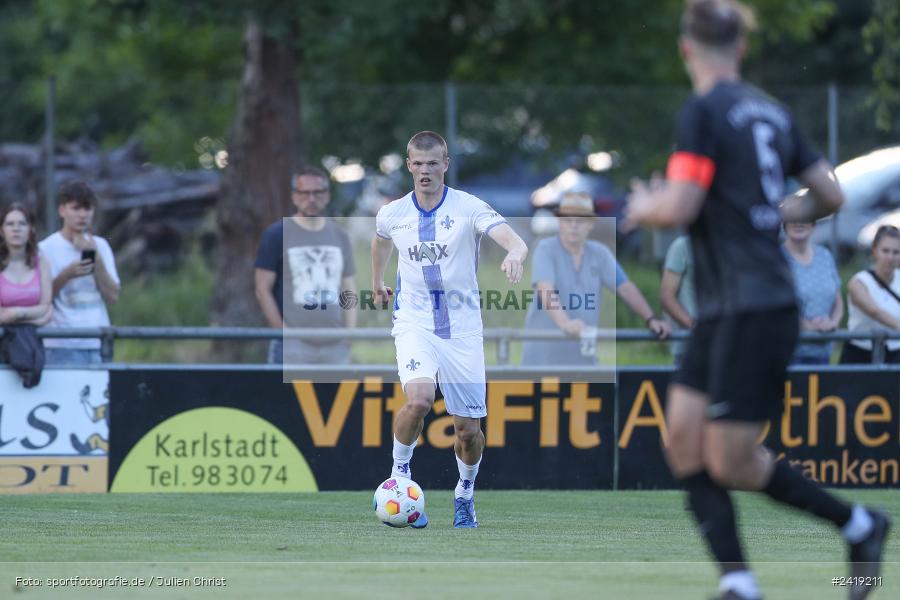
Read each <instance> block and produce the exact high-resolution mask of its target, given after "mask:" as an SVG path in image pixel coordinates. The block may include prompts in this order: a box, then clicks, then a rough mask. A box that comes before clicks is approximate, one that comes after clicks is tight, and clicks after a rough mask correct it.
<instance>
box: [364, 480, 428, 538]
mask: <svg viewBox="0 0 900 600" xmlns="http://www.w3.org/2000/svg"><path fill="white" fill-rule="evenodd" d="M372 503H373V504H374V505H375V516H376V517H378V520H379V521H381V522H382V523H384V524H385V525H389V526H391V527H408V526H409V525H410V524H412V523H414V522H415V520H416V519H418V518H419V515H421V514H422V513H424V512H425V493H424V492H423V491H422V488H420V487H419V484H418V483H416V482H415V481H413V480H412V479H406V478H405V477H391V478H390V479H386V480H385V481H384V482H382V483H381V485H379V486H378V488H376V490H375V497H374V498H373V500H372Z"/></svg>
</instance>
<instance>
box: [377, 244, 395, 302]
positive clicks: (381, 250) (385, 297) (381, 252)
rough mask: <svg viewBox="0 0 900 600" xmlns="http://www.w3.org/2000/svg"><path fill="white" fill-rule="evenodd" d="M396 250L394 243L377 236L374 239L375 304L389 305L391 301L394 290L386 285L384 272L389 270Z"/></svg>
mask: <svg viewBox="0 0 900 600" xmlns="http://www.w3.org/2000/svg"><path fill="white" fill-rule="evenodd" d="M393 250H394V242H392V241H391V240H388V239H385V238H383V237H381V236H380V235H378V234H377V233H376V234H375V237H374V238H372V293H373V294H374V295H375V302H376V303H378V304H387V303H388V302H390V300H391V295H393V293H394V290H392V289H391V288H389V287H387V286H386V285H384V270H385V269H386V268H387V263H388V260H389V259H390V258H391V252H393Z"/></svg>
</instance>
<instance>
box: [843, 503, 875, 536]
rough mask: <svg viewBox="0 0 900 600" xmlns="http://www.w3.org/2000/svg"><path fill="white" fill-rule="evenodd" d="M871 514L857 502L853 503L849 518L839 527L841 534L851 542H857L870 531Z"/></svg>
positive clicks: (871, 524)
mask: <svg viewBox="0 0 900 600" xmlns="http://www.w3.org/2000/svg"><path fill="white" fill-rule="evenodd" d="M873 525H874V523H872V515H870V514H869V511H867V510H866V509H865V508H863V507H862V506H860V505H859V504H854V505H853V511H852V512H851V513H850V520H849V521H847V523H846V524H845V525H844V526H843V527H842V528H841V535H842V536H844V539H845V540H847V541H848V542H850V543H851V544H858V543H859V542H861V541H863V540H864V539H866V536H868V535H869V534H870V533H872V527H873Z"/></svg>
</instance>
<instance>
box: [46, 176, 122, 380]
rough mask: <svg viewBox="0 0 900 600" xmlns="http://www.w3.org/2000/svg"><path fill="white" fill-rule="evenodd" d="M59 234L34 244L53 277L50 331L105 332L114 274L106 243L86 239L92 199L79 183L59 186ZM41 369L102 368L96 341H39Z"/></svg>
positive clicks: (114, 294)
mask: <svg viewBox="0 0 900 600" xmlns="http://www.w3.org/2000/svg"><path fill="white" fill-rule="evenodd" d="M57 198H58V204H59V207H58V210H59V217H60V219H62V228H61V229H60V230H59V231H57V232H56V233H53V234H51V235H50V236H48V237H47V238H45V239H44V240H43V241H42V242H41V243H40V250H41V255H42V256H44V257H46V259H47V261H48V262H49V263H50V273H51V275H52V276H53V320H52V321H51V323H50V325H51V326H52V327H70V328H81V327H107V326H109V324H110V322H109V313H108V312H107V309H106V307H107V305H110V304H114V303H115V302H116V301H117V300H118V299H119V274H118V272H116V262H115V258H114V256H113V251H112V248H110V246H109V242H107V241H106V240H105V239H103V238H102V237H100V236H96V235H93V234H92V233H91V227H92V223H93V220H94V213H95V211H96V208H97V197H96V196H95V195H94V192H93V190H92V189H91V188H90V187H88V185H87V184H86V183H84V182H82V181H72V182H69V183H66V184H64V185H63V186H62V187H61V188H60V190H59V194H58V196H57ZM44 348H46V351H47V364H51V363H57V364H60V363H62V364H90V363H99V362H102V360H103V359H102V358H101V356H100V340H98V339H79V338H71V339H70V338H65V339H61V338H57V339H54V338H49V339H45V340H44Z"/></svg>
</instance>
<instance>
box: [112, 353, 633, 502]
mask: <svg viewBox="0 0 900 600" xmlns="http://www.w3.org/2000/svg"><path fill="white" fill-rule="evenodd" d="M280 375H281V374H280V372H277V371H258V370H257V371H252V370H247V371H228V372H222V371H192V372H186V371H183V370H181V371H179V370H171V371H169V370H126V371H118V372H114V373H113V376H112V382H111V390H112V394H113V397H114V398H116V399H117V400H116V402H114V403H113V405H112V415H111V418H112V423H113V427H112V436H113V437H112V453H111V457H110V458H111V460H110V481H111V482H112V483H111V491H114V492H119V491H129V492H139V491H145V492H167V491H171V492H188V491H213V490H218V491H231V492H234V491H313V490H317V489H319V490H337V489H369V488H374V487H375V486H376V485H377V484H378V483H379V482H380V481H381V480H383V479H384V478H386V477H387V476H388V475H389V474H390V468H391V448H392V440H393V436H392V434H391V424H392V422H393V417H394V414H395V413H396V411H397V410H399V409H400V407H401V406H402V405H403V402H404V397H403V393H402V390H401V389H400V384H399V383H396V382H391V383H385V378H383V377H368V378H365V379H364V380H362V381H360V380H359V379H354V378H352V374H351V373H349V372H348V373H347V375H346V376H345V377H342V378H341V379H340V381H339V382H338V383H320V384H314V383H312V382H310V381H304V380H298V381H294V382H292V383H290V384H284V383H282V381H281V376H280ZM387 375H388V374H386V375H385V377H387ZM614 391H615V390H614V387H613V385H612V384H601V383H596V384H587V383H573V384H564V383H559V381H558V380H552V379H548V380H543V381H541V382H539V383H535V382H533V381H524V380H523V381H493V382H491V383H490V384H488V388H487V403H488V410H487V412H488V416H487V418H486V419H484V431H485V442H486V449H485V455H484V456H485V458H484V462H483V468H482V470H481V472H480V474H479V486H481V487H485V488H491V487H493V488H522V487H544V488H586V489H596V488H604V489H611V488H612V469H611V468H610V465H611V464H612V459H613V448H614V444H613V443H612V440H613V406H614V400H613V394H614ZM453 440H454V438H453V417H452V416H450V415H448V414H446V410H445V408H444V402H443V400H442V399H441V398H440V397H438V399H437V401H436V402H435V406H434V410H433V411H432V413H431V414H430V415H429V417H428V418H427V419H426V422H425V427H424V430H423V432H422V436H421V438H420V440H419V443H418V446H417V447H416V452H415V460H414V462H413V470H414V471H413V476H414V477H415V479H416V480H417V481H418V482H419V483H420V484H421V485H423V486H425V487H435V486H439V487H451V486H452V485H453V484H454V483H455V482H456V479H457V469H456V461H455V459H454V453H453Z"/></svg>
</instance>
